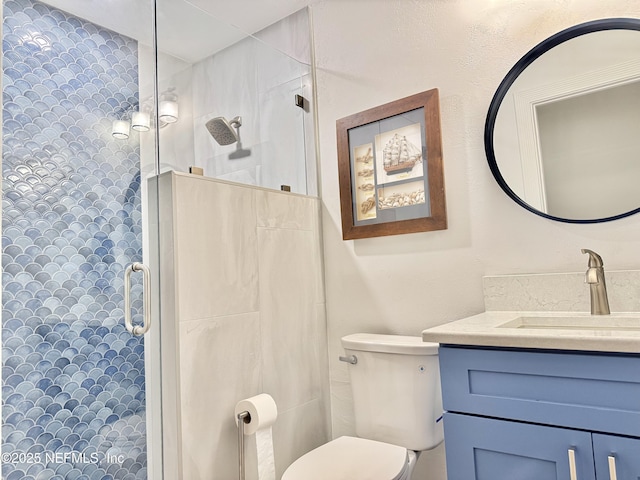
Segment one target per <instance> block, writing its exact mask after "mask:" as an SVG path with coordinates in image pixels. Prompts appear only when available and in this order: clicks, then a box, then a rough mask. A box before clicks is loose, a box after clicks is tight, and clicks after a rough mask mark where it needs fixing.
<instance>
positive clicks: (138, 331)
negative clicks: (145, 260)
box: [124, 262, 151, 336]
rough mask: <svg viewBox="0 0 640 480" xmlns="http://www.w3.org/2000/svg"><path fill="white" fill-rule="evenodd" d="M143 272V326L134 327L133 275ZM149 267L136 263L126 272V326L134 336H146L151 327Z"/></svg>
mask: <svg viewBox="0 0 640 480" xmlns="http://www.w3.org/2000/svg"><path fill="white" fill-rule="evenodd" d="M133 272H142V288H143V295H142V310H143V317H142V325H135V326H134V325H133V322H132V321H131V274H132V273H133ZM149 279H150V274H149V267H147V266H146V265H143V264H142V263H138V262H134V263H132V264H131V265H129V266H128V267H127V268H126V269H125V271H124V325H125V327H127V330H128V331H129V333H131V334H133V335H137V336H140V335H144V334H145V333H147V332H148V331H149V327H150V326H151V282H150V280H149Z"/></svg>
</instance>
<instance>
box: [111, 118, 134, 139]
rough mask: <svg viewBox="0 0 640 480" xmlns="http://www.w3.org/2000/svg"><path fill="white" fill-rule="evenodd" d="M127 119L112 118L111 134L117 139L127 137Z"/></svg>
mask: <svg viewBox="0 0 640 480" xmlns="http://www.w3.org/2000/svg"><path fill="white" fill-rule="evenodd" d="M129 126H130V124H129V120H114V121H113V123H112V124H111V135H113V138H117V139H118V140H126V139H127V138H129Z"/></svg>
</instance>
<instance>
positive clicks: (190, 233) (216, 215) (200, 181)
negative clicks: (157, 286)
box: [174, 175, 258, 322]
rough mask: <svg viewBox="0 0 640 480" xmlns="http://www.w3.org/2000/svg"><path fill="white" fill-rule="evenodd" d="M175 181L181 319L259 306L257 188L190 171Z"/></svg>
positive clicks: (229, 313) (247, 310) (205, 316)
mask: <svg viewBox="0 0 640 480" xmlns="http://www.w3.org/2000/svg"><path fill="white" fill-rule="evenodd" d="M174 181H175V192H174V198H175V220H174V221H175V224H174V228H175V239H176V240H175V241H176V250H177V251H179V252H180V257H179V261H178V263H177V265H176V274H177V279H178V283H177V285H178V287H177V288H178V290H179V292H178V295H179V298H180V302H179V305H178V315H179V318H180V321H181V322H182V321H188V320H195V319H199V318H209V317H215V316H222V315H232V314H237V313H246V312H254V311H257V310H258V262H257V254H258V249H257V239H256V214H255V202H254V192H253V190H251V189H250V188H238V187H236V186H233V185H228V184H224V183H220V182H218V183H215V182H214V181H212V180H211V179H206V178H203V177H196V178H193V176H189V175H184V176H175V177H174ZM196 267H198V268H196Z"/></svg>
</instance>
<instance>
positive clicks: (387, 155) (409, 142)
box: [375, 123, 424, 185]
mask: <svg viewBox="0 0 640 480" xmlns="http://www.w3.org/2000/svg"><path fill="white" fill-rule="evenodd" d="M375 143H376V169H377V174H378V184H380V185H382V184H386V183H391V182H397V181H400V180H408V179H412V178H420V177H422V176H423V175H424V170H423V165H422V163H423V158H422V136H421V127H420V123H414V124H412V125H408V126H406V127H402V128H398V129H395V130H391V131H388V132H384V133H381V134H379V135H376V138H375Z"/></svg>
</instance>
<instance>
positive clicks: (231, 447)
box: [180, 312, 262, 480]
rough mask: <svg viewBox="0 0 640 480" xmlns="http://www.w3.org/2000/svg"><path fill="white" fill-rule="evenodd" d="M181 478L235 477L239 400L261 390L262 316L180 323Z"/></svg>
mask: <svg viewBox="0 0 640 480" xmlns="http://www.w3.org/2000/svg"><path fill="white" fill-rule="evenodd" d="M180 352H181V356H180V385H181V388H180V394H181V405H182V453H183V458H182V462H183V478H189V479H221V480H222V479H231V478H236V476H237V457H238V455H237V429H236V425H235V420H234V415H233V412H234V408H235V405H236V403H237V402H238V400H240V399H242V398H247V397H251V396H253V395H255V394H256V393H257V392H259V391H260V390H261V383H262V382H261V375H260V372H261V368H260V366H261V347H260V315H259V314H258V313H257V312H256V313H248V314H243V315H234V316H228V317H217V318H210V319H204V320H195V321H190V322H181V323H180Z"/></svg>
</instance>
